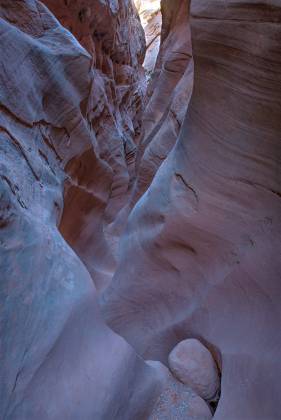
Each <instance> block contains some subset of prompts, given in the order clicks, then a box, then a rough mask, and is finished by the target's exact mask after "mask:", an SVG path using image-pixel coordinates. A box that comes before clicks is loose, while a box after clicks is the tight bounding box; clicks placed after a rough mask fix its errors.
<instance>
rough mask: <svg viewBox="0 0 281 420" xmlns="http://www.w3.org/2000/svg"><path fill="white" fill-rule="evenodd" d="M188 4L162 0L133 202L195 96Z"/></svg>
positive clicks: (169, 145) (168, 148)
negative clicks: (159, 37)
mask: <svg viewBox="0 0 281 420" xmlns="http://www.w3.org/2000/svg"><path fill="white" fill-rule="evenodd" d="M188 7H189V0H184V1H181V0H179V1H178V0H176V1H174V2H173V3H171V2H169V1H167V0H163V1H162V2H161V12H162V19H163V24H162V33H161V45H160V51H159V55H158V58H157V63H156V67H155V71H154V74H153V77H152V80H151V83H150V85H149V87H148V92H147V101H148V103H147V105H146V109H145V112H144V115H143V119H142V132H141V136H140V139H139V142H138V143H139V148H138V157H137V180H136V183H135V186H134V191H133V195H132V199H131V201H132V204H135V202H136V201H137V200H138V199H139V198H140V197H141V195H142V194H143V193H144V192H145V191H146V189H147V188H148V187H149V185H150V184H151V181H152V179H153V177H154V175H155V173H156V172H157V170H158V168H159V167H160V165H161V164H162V163H163V161H164V160H165V159H166V157H167V156H168V154H169V152H170V151H171V149H172V147H173V146H174V144H175V142H176V140H177V138H178V135H179V131H180V128H181V125H182V123H183V120H184V116H185V113H186V110H187V106H188V103H189V100H190V97H191V93H192V86H193V60H192V57H191V54H192V48H191V38H190V28H189V18H188ZM132 204H131V205H132Z"/></svg>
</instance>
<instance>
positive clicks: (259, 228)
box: [102, 0, 281, 420]
mask: <svg viewBox="0 0 281 420" xmlns="http://www.w3.org/2000/svg"><path fill="white" fill-rule="evenodd" d="M191 33H192V44H193V52H194V61H195V83H194V92H193V96H192V99H191V102H190V106H189V109H188V112H187V116H186V118H185V121H184V124H183V127H182V130H181V134H180V137H179V139H178V141H177V144H176V146H175V148H174V149H173V151H172V152H171V153H170V155H169V156H168V159H166V161H165V162H164V163H163V164H162V166H161V167H160V170H159V171H158V172H157V174H156V176H155V178H154V180H153V182H152V185H151V186H150V188H149V189H148V190H147V192H146V193H145V195H144V196H143V197H142V198H141V200H139V201H138V203H137V205H136V206H135V207H134V209H133V211H132V213H131V215H130V217H129V223H128V227H127V230H126V233H125V234H124V235H123V238H122V244H121V262H120V264H119V267H118V269H117V271H116V274H115V276H114V278H113V281H112V283H111V285H110V287H109V288H108V289H107V291H106V292H105V293H104V296H103V299H102V304H103V309H104V314H105V316H106V318H107V320H108V322H109V324H110V325H111V326H112V327H113V328H114V329H115V330H116V331H118V332H119V333H121V334H122V335H123V336H124V337H125V338H126V339H127V340H128V341H129V342H130V343H131V344H133V346H134V347H135V348H136V349H137V351H138V352H139V353H140V354H142V355H144V356H145V357H146V358H151V359H158V360H162V361H164V362H166V361H167V356H168V354H169V352H170V351H171V349H172V348H173V347H174V346H175V345H176V343H177V342H179V341H181V340H183V339H185V338H189V337H194V338H198V339H200V341H202V343H203V344H205V345H206V346H207V347H208V348H209V349H210V350H211V352H212V354H213V356H214V357H215V359H216V361H217V363H218V365H219V368H220V370H221V373H222V383H221V386H222V389H221V391H222V393H221V398H220V402H219V404H218V408H217V411H216V414H215V418H216V419H222V420H225V419H228V420H237V419H243V420H244V419H245V420H246V419H247V420H250V419H251V420H252V419H262V420H265V419H268V420H269V419H270V420H273V419H278V418H279V417H280V408H281V407H280V396H279V389H280V385H281V384H280V378H281V363H280V347H281V335H280V332H279V331H280V323H281V309H280V308H281V307H280V298H281V285H280V276H281V260H280V243H281V200H280V196H281V190H280V185H281V182H280V181H281V179H280V168H281V165H280V132H281V119H280V115H281V104H280V97H281V76H280V75H281V73H280V66H281V56H280V39H281V7H280V2H279V1H276V0H270V1H267V2H255V1H248V2H245V1H242V0H240V1H225V0H224V1H222V0H216V1H214V0H212V1H207V0H206V1H203V0H198V1H193V2H192V3H191Z"/></svg>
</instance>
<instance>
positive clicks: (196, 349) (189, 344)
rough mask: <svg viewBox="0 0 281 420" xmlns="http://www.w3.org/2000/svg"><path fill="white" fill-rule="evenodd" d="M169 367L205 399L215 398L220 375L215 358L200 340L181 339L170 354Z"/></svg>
mask: <svg viewBox="0 0 281 420" xmlns="http://www.w3.org/2000/svg"><path fill="white" fill-rule="evenodd" d="M169 367H170V369H171V371H172V372H173V374H174V375H175V376H176V377H177V378H178V379H179V380H180V381H181V382H182V383H184V384H186V385H189V386H190V387H191V388H192V389H193V390H194V391H195V392H197V394H198V395H200V397H202V398H204V400H212V399H213V398H215V396H216V394H217V392H218V390H219V377H218V371H217V367H216V364H215V362H214V359H213V357H212V355H211V353H210V352H209V350H208V349H206V347H204V346H203V345H202V344H201V343H200V341H198V340H194V339H187V340H183V341H181V342H180V343H179V344H177V345H176V347H175V348H174V349H173V350H172V351H171V353H170V354H169Z"/></svg>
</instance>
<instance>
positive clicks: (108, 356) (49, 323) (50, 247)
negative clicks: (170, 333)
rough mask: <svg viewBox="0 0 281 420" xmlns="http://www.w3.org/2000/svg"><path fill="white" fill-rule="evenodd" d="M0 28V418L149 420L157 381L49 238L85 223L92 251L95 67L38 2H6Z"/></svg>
mask: <svg viewBox="0 0 281 420" xmlns="http://www.w3.org/2000/svg"><path fill="white" fill-rule="evenodd" d="M0 18H1V19H0V37H1V42H0V64H1V66H0V273H1V284H0V307H1V312H0V377H1V380H0V418H1V419H3V420H4V419H5V420H38V419H42V420H47V419H48V420H50V419H51V420H64V419H65V420H66V419H67V420H77V419H81V420H82V419H83V420H93V419H97V420H108V419H120V420H124V419H127V420H130V419H133V418H136V419H138V418H139V419H142V418H147V416H148V415H149V414H150V412H151V409H152V407H153V406H154V404H155V401H156V400H157V398H158V396H159V394H160V393H161V390H162V385H161V382H160V381H159V378H158V375H156V373H154V371H153V370H152V369H151V368H150V367H149V366H148V365H147V364H146V363H145V362H144V361H143V360H142V359H141V358H140V357H139V356H138V355H137V354H136V353H135V351H134V350H133V349H132V347H131V346H130V345H129V344H128V343H127V342H126V341H125V340H124V339H123V338H121V337H120V336H118V335H117V334H115V333H113V331H111V330H110V329H109V328H108V327H107V326H106V325H105V323H104V321H103V320H102V318H101V316H100V312H99V308H98V304H97V294H96V288H95V286H94V282H93V278H91V276H90V274H89V272H88V271H87V269H86V267H85V265H84V264H83V263H82V261H81V260H80V259H79V258H78V256H77V254H75V252H74V251H73V250H72V249H71V248H70V246H69V245H68V244H67V242H66V241H65V239H64V238H63V236H62V235H61V233H60V232H59V230H58V227H59V225H60V224H61V220H62V219H63V220H66V219H67V221H68V224H69V225H68V230H67V229H66V227H65V226H64V228H63V229H61V230H62V231H63V232H68V233H70V232H76V233H77V232H78V233H79V234H80V232H81V236H79V238H78V239H79V240H82V239H83V234H82V231H83V227H85V226H88V225H87V223H86V222H85V225H84V224H83V221H87V220H88V222H89V223H90V225H91V228H93V227H94V230H95V232H96V235H97V237H98V238H99V240H100V238H101V236H99V232H100V230H98V229H97V227H96V226H97V225H98V224H99V223H101V222H100V219H101V214H102V210H103V209H104V207H105V203H106V202H107V200H108V196H109V190H110V185H111V183H112V170H111V169H110V166H109V165H108V164H107V163H106V162H105V161H104V160H103V159H102V158H101V157H100V154H99V152H98V145H97V140H96V136H95V133H94V131H93V130H92V129H91V121H92V120H91V117H90V115H91V110H92V106H94V105H93V102H94V99H98V98H97V97H96V96H95V95H97V96H98V95H99V90H98V86H100V85H99V80H100V79H98V78H97V73H96V71H95V70H94V69H93V68H92V56H91V55H90V54H89V53H88V52H87V51H86V50H85V49H84V48H83V47H82V46H81V45H80V44H79V43H78V42H77V40H76V39H75V38H74V37H73V36H72V35H71V33H70V32H68V31H67V30H66V29H64V28H63V27H62V26H61V25H60V24H59V22H58V21H57V20H56V19H55V17H54V16H53V15H52V14H51V13H50V12H49V11H48V10H47V9H46V8H45V6H43V4H42V3H40V2H37V1H34V0H24V1H22V0H21V1H17V0H5V1H4V2H1V3H0ZM93 86H96V87H97V88H96V89H94V91H92V87H93ZM86 110H88V113H87V112H86ZM79 209H80V210H81V209H83V212H80V213H79ZM93 209H95V210H93ZM65 212H67V215H66V214H65ZM87 217H88V218H91V221H89V219H87ZM86 234H89V232H87V233H86ZM67 238H68V239H69V236H68V237H67ZM95 240H97V238H95ZM99 244H100V247H101V248H102V247H103V244H102V243H101V242H99ZM89 248H90V245H89ZM91 251H93V248H91ZM91 255H92V257H93V259H94V253H92V254H91ZM128 400H130V404H128Z"/></svg>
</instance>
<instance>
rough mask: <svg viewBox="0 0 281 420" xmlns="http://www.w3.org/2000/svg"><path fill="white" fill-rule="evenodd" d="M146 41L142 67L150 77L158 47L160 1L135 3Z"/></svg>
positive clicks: (160, 20)
mask: <svg viewBox="0 0 281 420" xmlns="http://www.w3.org/2000/svg"><path fill="white" fill-rule="evenodd" d="M135 5H136V7H137V10H138V13H139V16H140V19H141V22H142V26H143V28H144V32H145V39H146V54H145V60H144V63H143V67H144V69H145V70H146V72H147V76H148V77H150V76H151V75H152V74H153V71H154V67H155V63H156V60H157V56H158V53H159V47H160V35H161V27H162V14H161V11H160V0H152V1H150V0H138V1H135Z"/></svg>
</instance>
